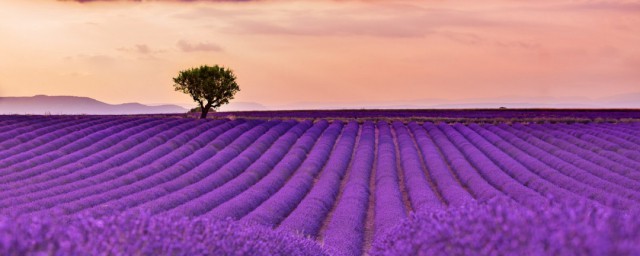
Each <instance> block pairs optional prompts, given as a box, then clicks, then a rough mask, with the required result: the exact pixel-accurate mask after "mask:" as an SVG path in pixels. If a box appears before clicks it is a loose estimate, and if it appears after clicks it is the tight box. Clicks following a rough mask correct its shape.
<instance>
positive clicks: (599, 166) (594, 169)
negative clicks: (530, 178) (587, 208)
mask: <svg viewBox="0 0 640 256" xmlns="http://www.w3.org/2000/svg"><path fill="white" fill-rule="evenodd" d="M499 127H500V128H502V129H505V130H508V131H509V132H511V133H513V134H516V135H518V136H519V137H520V138H522V139H525V140H530V141H536V143H537V144H538V145H541V148H543V149H544V150H545V151H547V152H550V153H551V152H554V151H553V150H554V147H557V148H558V149H561V150H564V151H566V152H561V151H555V153H553V154H554V155H556V156H557V157H559V158H561V159H563V160H565V161H568V162H571V163H572V164H573V165H575V166H576V167H578V168H580V169H581V170H585V171H589V172H591V173H592V174H593V175H595V176H596V177H597V178H596V177H591V179H595V180H596V181H598V180H600V179H604V180H607V181H608V182H611V183H614V184H616V185H621V186H623V187H626V188H627V189H631V190H636V189H638V188H639V187H640V182H639V181H638V180H637V178H640V175H636V174H635V173H634V171H633V170H632V169H630V168H625V167H624V166H622V165H620V164H617V163H616V162H613V161H610V160H609V159H608V158H605V157H602V156H600V155H598V154H596V153H594V151H597V148H596V147H585V148H581V147H578V146H575V145H573V144H571V143H568V142H566V141H563V140H560V139H559V138H562V137H563V136H562V135H563V134H562V133H560V132H558V134H555V136H556V137H553V136H552V135H547V134H554V133H553V132H547V133H543V132H540V131H537V130H533V129H530V128H528V127H525V126H517V127H513V128H511V127H506V126H499ZM619 173H622V174H623V175H621V174H619ZM634 176H635V177H634ZM634 178H635V179H636V180H634Z"/></svg>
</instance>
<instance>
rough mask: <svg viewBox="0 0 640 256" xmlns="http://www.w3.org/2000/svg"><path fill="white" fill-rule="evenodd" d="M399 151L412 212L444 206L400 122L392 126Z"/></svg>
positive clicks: (412, 142) (411, 140) (413, 144)
mask: <svg viewBox="0 0 640 256" xmlns="http://www.w3.org/2000/svg"><path fill="white" fill-rule="evenodd" d="M392 126H393V131H395V134H396V141H397V142H398V148H399V150H400V152H399V153H400V159H399V160H400V163H401V166H402V169H403V170H404V183H405V187H406V189H407V194H408V196H409V200H410V201H411V206H412V208H413V210H414V211H425V210H435V209H439V208H442V207H443V206H444V204H443V202H442V201H441V200H440V198H439V196H438V192H437V188H436V187H435V186H433V188H432V186H431V185H430V183H431V181H430V180H429V178H428V177H427V176H426V175H425V172H426V171H427V170H425V169H424V168H423V164H422V159H421V158H420V155H419V154H418V152H417V150H416V147H415V143H414V139H413V137H412V136H411V135H410V134H409V132H408V131H407V128H406V127H405V125H404V124H403V123H402V122H399V121H395V122H393V124H392Z"/></svg>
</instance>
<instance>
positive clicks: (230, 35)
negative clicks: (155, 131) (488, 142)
mask: <svg viewBox="0 0 640 256" xmlns="http://www.w3.org/2000/svg"><path fill="white" fill-rule="evenodd" d="M639 45H640V1H622V0H621V1H617V0H602V1H599V0H594V1H589V0H572V1H568V0H566V1H565V0H558V1H555V0H554V1H550V0H549V1H548V0H543V1H516V0H487V1H444V0H425V1H404V0H393V1H385V0H370V1H365V0H353V1H349V0H343V1H338V0H332V1H329V0H327V1H324V0H317V1H316V0H314V1H293V0H257V1H250V0H248V1H246V0H245V1H205V0H202V1H197V0H190V1H187V0H183V1H179V0H155V1H144V0H142V1H98V0H96V1H92V0H84V1H72V0H70V1H56V0H29V1H24V0H2V1H0V96H32V95H38V94H45V95H75V96H87V97H92V98H95V99H98V100H101V101H104V102H108V103H125V102H140V103H144V104H158V103H172V104H181V105H190V104H193V103H192V100H191V98H190V97H189V96H188V95H185V94H182V93H180V92H176V91H174V90H173V81H172V78H173V77H175V76H176V75H177V74H178V72H179V71H180V70H184V69H188V68H191V67H197V66H200V65H216V64H218V65H223V66H226V67H229V68H231V69H232V70H234V72H235V74H236V75H237V77H238V80H237V81H238V84H239V85H240V88H241V91H240V92H238V93H237V94H236V97H235V99H234V100H233V101H234V102H254V103H260V104H263V105H267V106H291V105H292V104H298V103H309V102H314V103H319V104H320V105H322V104H326V105H331V104H345V103H358V102H412V101H420V100H424V99H440V100H445V101H449V102H459V103H464V102H468V101H470V100H472V99H478V98H509V97H512V98H523V97H528V98H552V99H567V98H571V99H579V100H586V99H591V98H599V97H608V96H614V95H625V94H631V93H640V47H639Z"/></svg>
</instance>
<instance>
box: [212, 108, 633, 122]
mask: <svg viewBox="0 0 640 256" xmlns="http://www.w3.org/2000/svg"><path fill="white" fill-rule="evenodd" d="M211 115H212V116H217V117H227V116H236V117H247V118H256V117H257V118H274V117H278V118H380V117H384V118H412V117H421V118H465V119H466V118H470V119H479V118H491V119H493V118H502V119H533V118H541V119H545V118H553V119H561V118H566V119H569V120H570V119H589V120H595V119H639V118H640V110H638V109H397V110H395V109H358V110H349V109H345V110H273V111H237V112H234V111H230V112H217V113H211Z"/></svg>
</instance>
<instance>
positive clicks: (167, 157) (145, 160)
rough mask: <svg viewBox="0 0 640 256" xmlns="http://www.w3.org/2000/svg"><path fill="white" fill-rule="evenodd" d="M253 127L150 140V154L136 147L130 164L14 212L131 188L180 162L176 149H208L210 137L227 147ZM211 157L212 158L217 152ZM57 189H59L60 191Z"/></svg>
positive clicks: (39, 208) (144, 149) (65, 188)
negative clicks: (137, 182) (194, 136)
mask: <svg viewBox="0 0 640 256" xmlns="http://www.w3.org/2000/svg"><path fill="white" fill-rule="evenodd" d="M235 124H236V123H231V124H230V125H229V126H234V125H235ZM251 126H252V124H249V123H243V124H241V125H238V126H235V127H234V128H235V129H231V130H227V129H228V128H229V127H227V126H225V127H220V129H213V130H211V131H210V132H209V133H204V134H201V135H200V136H198V137H196V138H194V139H192V140H189V141H193V142H192V143H187V141H185V138H176V139H179V141H175V143H170V142H171V140H170V139H171V137H170V135H171V133H165V134H162V135H161V136H154V137H153V138H152V139H151V140H150V143H152V144H151V145H153V146H154V147H153V148H152V149H151V150H148V149H146V148H144V147H136V149H137V150H135V151H134V150H131V151H132V152H129V154H130V155H137V156H138V157H136V158H135V159H133V160H132V161H127V162H126V164H124V165H121V166H116V167H115V168H112V169H109V171H107V172H104V173H101V174H100V175H99V176H95V177H91V179H86V180H82V181H80V182H79V183H80V184H68V185H66V186H64V187H62V189H63V190H64V192H63V193H61V194H58V192H59V191H54V192H56V194H57V195H56V196H49V197H46V198H42V199H40V200H37V201H33V202H29V203H28V204H26V205H24V206H21V207H19V208H17V209H15V210H21V211H22V210H24V211H36V210H43V209H47V208H50V207H54V206H58V205H60V204H63V203H67V202H71V201H74V200H78V199H81V198H83V197H86V196H91V195H96V194H99V193H102V192H106V191H109V190H112V189H115V188H117V187H120V186H123V185H126V184H131V183H133V182H135V181H137V180H139V179H141V178H143V177H145V176H148V175H151V174H153V173H155V172H156V171H157V170H158V169H161V168H163V167H164V166H166V165H168V164H171V163H172V162H176V161H178V160H179V158H178V157H177V156H176V155H175V154H172V152H173V151H174V150H175V148H176V145H189V144H196V145H197V147H202V146H204V145H207V142H210V140H209V138H207V137H208V136H213V137H215V138H216V140H214V141H212V142H211V144H213V143H215V142H216V141H223V142H222V143H223V144H225V143H228V140H229V138H233V137H234V136H236V137H237V136H239V135H240V134H241V133H242V132H244V131H245V130H246V129H248V128H249V127H251ZM222 132H225V133H223V134H224V135H226V136H219V135H220V134H221V133H222ZM219 137H220V138H219ZM208 152H209V151H208ZM211 153H212V154H213V153H214V152H211ZM205 157H206V156H205ZM107 181H108V182H107ZM56 188H58V189H59V187H56ZM47 192H49V191H46V190H45V191H42V192H41V193H40V194H44V193H47Z"/></svg>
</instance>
